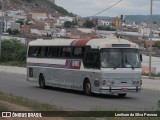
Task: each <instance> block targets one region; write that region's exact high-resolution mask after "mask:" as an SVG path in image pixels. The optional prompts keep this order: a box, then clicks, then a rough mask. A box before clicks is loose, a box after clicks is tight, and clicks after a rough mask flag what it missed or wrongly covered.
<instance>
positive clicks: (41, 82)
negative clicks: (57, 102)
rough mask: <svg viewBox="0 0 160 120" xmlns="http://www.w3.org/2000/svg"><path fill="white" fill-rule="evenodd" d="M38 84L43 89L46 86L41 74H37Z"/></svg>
mask: <svg viewBox="0 0 160 120" xmlns="http://www.w3.org/2000/svg"><path fill="white" fill-rule="evenodd" d="M39 86H40V88H43V89H45V88H46V84H45V79H44V76H43V75H42V74H40V76H39Z"/></svg>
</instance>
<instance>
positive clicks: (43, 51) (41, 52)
mask: <svg viewBox="0 0 160 120" xmlns="http://www.w3.org/2000/svg"><path fill="white" fill-rule="evenodd" d="M45 48H46V47H41V51H40V55H39V57H41V58H43V57H45Z"/></svg>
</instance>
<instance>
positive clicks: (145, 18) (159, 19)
mask: <svg viewBox="0 0 160 120" xmlns="http://www.w3.org/2000/svg"><path fill="white" fill-rule="evenodd" d="M125 20H126V22H127V23H133V22H136V23H141V22H145V23H149V22H150V15H126V16H125ZM153 22H154V23H157V24H159V25H160V15H153Z"/></svg>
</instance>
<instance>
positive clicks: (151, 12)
mask: <svg viewBox="0 0 160 120" xmlns="http://www.w3.org/2000/svg"><path fill="white" fill-rule="evenodd" d="M153 1H160V0H151V8H150V9H151V10H150V35H149V36H150V48H149V79H151V72H152V71H151V67H152V59H151V58H152V54H151V53H152V35H153V33H152V31H153V30H152V29H153V7H152V6H153Z"/></svg>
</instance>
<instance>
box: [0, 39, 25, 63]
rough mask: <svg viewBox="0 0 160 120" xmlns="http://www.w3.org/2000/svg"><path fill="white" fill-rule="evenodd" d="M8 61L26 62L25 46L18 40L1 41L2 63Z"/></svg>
mask: <svg viewBox="0 0 160 120" xmlns="http://www.w3.org/2000/svg"><path fill="white" fill-rule="evenodd" d="M10 61H16V62H25V61H26V46H25V45H24V44H23V43H21V42H20V41H19V40H16V39H10V40H3V41H2V62H10Z"/></svg>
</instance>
